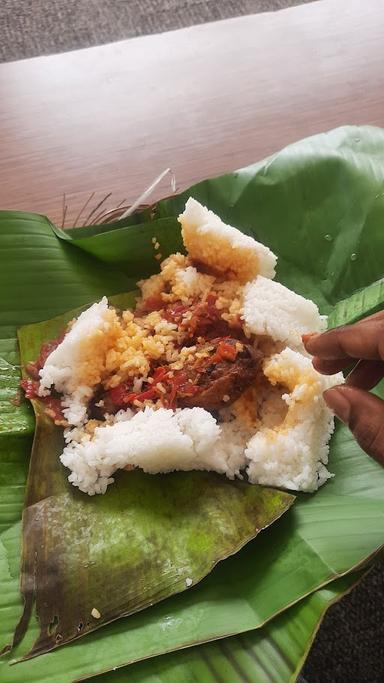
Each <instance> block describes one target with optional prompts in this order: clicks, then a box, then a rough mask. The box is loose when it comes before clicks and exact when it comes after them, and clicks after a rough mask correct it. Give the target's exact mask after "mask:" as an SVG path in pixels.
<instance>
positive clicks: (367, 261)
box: [0, 128, 384, 681]
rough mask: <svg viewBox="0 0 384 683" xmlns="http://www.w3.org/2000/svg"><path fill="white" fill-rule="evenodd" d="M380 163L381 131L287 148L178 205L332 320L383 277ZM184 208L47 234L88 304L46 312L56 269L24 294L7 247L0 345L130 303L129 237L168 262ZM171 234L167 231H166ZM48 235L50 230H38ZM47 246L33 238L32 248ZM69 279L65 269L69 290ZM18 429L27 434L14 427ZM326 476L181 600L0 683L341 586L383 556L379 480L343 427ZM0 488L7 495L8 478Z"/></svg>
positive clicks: (8, 588) (147, 652)
mask: <svg viewBox="0 0 384 683" xmlns="http://www.w3.org/2000/svg"><path fill="white" fill-rule="evenodd" d="M383 160H384V133H383V131H380V130H378V129H373V128H361V129H355V128H346V129H339V130H337V131H332V132H331V133H329V134H326V135H321V136H316V137H315V138H311V139H309V140H306V141H303V142H300V143H297V144H296V145H293V146H291V147H289V148H287V149H286V150H284V151H283V152H282V153H280V154H278V155H275V156H274V157H272V158H270V159H268V160H267V161H265V162H261V163H259V164H255V165H254V166H253V167H249V168H247V169H244V170H242V171H239V172H237V173H235V174H229V175H227V176H224V177H222V178H218V179H215V180H212V181H205V182H203V183H201V184H199V185H198V186H196V187H195V188H192V189H191V190H190V191H189V192H188V193H186V194H185V196H186V195H187V194H188V195H189V194H192V195H194V196H195V197H196V198H198V199H200V200H202V201H204V202H205V203H206V204H208V205H209V206H210V207H211V208H212V209H213V210H216V211H217V212H218V213H219V214H220V215H221V216H222V217H223V218H224V219H226V220H228V221H231V222H232V223H234V224H236V225H238V226H239V227H241V228H242V229H243V230H244V231H245V232H249V233H252V234H255V236H256V237H258V239H260V240H262V241H264V242H265V243H266V244H268V245H269V246H271V248H273V249H274V250H275V251H276V252H277V253H278V255H279V257H280V263H279V269H278V278H279V279H280V280H281V281H282V282H284V283H285V284H287V285H288V286H290V287H292V288H293V289H295V290H296V291H298V292H300V293H302V294H304V295H306V296H310V297H311V298H313V299H314V300H315V301H317V303H318V304H319V305H320V307H321V309H322V311H323V312H330V311H331V310H332V307H333V306H334V304H336V303H337V302H338V301H339V300H340V299H344V298H346V297H349V296H351V295H352V294H353V293H354V292H356V291H357V290H358V289H359V288H361V287H365V286H367V285H369V284H370V283H372V281H375V280H378V279H379V278H381V277H382V274H383V273H382V265H381V262H380V248H381V247H382V237H381V230H380V226H381V224H382V221H383V216H384V193H383V192H382V188H383V180H384V178H383V175H384V164H383ZM183 201H184V197H181V198H180V199H179V198H174V199H171V200H167V201H165V202H160V203H159V204H158V205H157V207H155V210H154V212H153V216H150V215H148V214H145V213H143V214H139V215H137V216H136V217H135V219H134V221H132V220H131V221H129V222H127V224H126V225H117V226H112V227H110V228H108V230H107V231H106V232H105V235H104V233H103V228H102V227H100V228H96V229H94V228H92V229H91V230H90V232H89V237H87V236H86V235H87V232H86V230H83V232H82V234H81V235H80V233H79V235H80V236H79V239H77V237H76V234H75V233H74V231H69V234H66V235H65V238H64V237H63V236H62V235H61V234H60V231H59V230H56V237H55V247H54V248H53V246H52V249H53V251H54V253H55V254H58V253H59V252H60V250H61V249H62V250H63V254H65V257H66V262H67V261H68V259H69V258H72V259H73V262H74V263H76V262H78V261H79V262H80V261H81V259H84V258H86V254H85V253H84V252H87V254H88V257H87V258H88V260H87V261H86V262H85V261H84V264H85V263H86V264H87V268H88V266H90V264H91V263H93V264H94V274H95V281H94V283H93V285H94V291H93V292H92V293H91V292H90V285H89V271H88V269H86V274H87V277H86V278H85V281H86V282H87V283H88V285H87V286H88V289H87V291H85V289H84V290H83V289H82V286H81V282H79V281H77V282H76V286H75V287H74V288H73V289H70V288H69V285H68V286H66V288H61V287H60V286H58V287H57V288H56V298H58V301H56V299H55V296H52V297H50V296H49V295H48V294H49V293H50V292H51V291H52V289H53V290H54V289H55V284H57V273H59V275H60V273H61V271H60V264H59V263H58V261H59V259H56V263H55V266H56V269H57V267H58V269H57V273H56V280H55V278H54V277H52V276H53V275H54V267H52V265H51V264H50V263H45V261H46V260H47V259H42V260H41V261H40V274H39V273H37V272H36V273H35V280H33V278H32V280H31V278H29V271H28V268H27V267H26V263H28V258H27V257H26V255H25V254H26V253H27V250H28V249H31V248H32V243H33V245H34V246H37V249H38V242H36V240H34V239H33V238H34V236H33V235H32V233H31V232H30V231H26V232H25V235H24V237H25V240H23V243H25V245H26V249H25V253H24V254H23V243H22V244H21V245H20V241H19V244H18V247H16V246H15V248H14V251H15V254H14V260H13V262H12V263H10V262H9V260H5V261H4V270H3V271H2V273H1V276H0V278H3V280H2V282H3V284H4V287H6V290H5V294H6V296H7V298H8V301H7V304H8V307H7V311H9V310H11V311H13V312H14V317H13V318H12V320H11V322H9V318H8V317H7V314H6V315H5V316H4V328H6V329H5V333H4V336H5V337H10V336H12V334H13V333H14V327H15V325H16V324H17V323H19V324H22V323H28V322H32V321H34V320H35V321H36V320H41V319H42V318H45V317H47V315H49V314H51V315H52V314H54V313H57V314H58V313H61V312H63V311H64V310H66V309H68V308H71V307H72V306H76V305H82V304H83V303H87V302H88V301H92V300H94V299H96V298H97V297H98V296H100V294H101V293H107V294H113V293H115V292H117V291H122V290H124V289H125V290H128V289H129V286H123V287H120V288H117V283H116V279H115V277H121V278H125V279H126V280H127V279H128V280H130V273H132V260H131V261H130V260H129V259H132V258H133V255H134V250H132V247H130V248H128V247H127V243H128V242H129V240H130V235H134V234H135V233H134V231H135V230H140V231H141V232H140V235H141V238H142V240H144V243H145V244H146V245H147V248H148V249H150V248H151V247H150V243H151V239H152V237H153V236H157V237H158V241H159V242H160V244H161V251H162V253H164V254H165V253H167V251H166V249H167V248H168V250H169V251H173V249H174V244H176V243H177V240H179V237H178V227H177V223H176V220H175V215H176V213H177V211H178V203H180V204H181V203H182V202H183ZM41 220H42V219H39V221H41ZM164 220H166V222H167V226H168V228H167V230H168V233H167V234H168V246H167V244H165V237H164V234H163V224H164ZM44 225H45V224H44ZM172 225H173V226H174V229H173V231H172V230H170V229H169V226H172ZM46 226H48V227H50V226H49V224H48V223H47V224H46ZM39 229H40V228H39ZM131 231H133V232H131ZM47 234H48V233H47V232H45V233H44V239H46V237H47ZM52 235H53V233H51V235H50V237H51V239H52ZM108 236H110V239H111V247H110V249H108V256H107V260H108V264H106V263H105V262H104V263H103V262H102V251H103V249H104V248H105V249H107V244H106V242H105V240H106V239H107V237H108ZM28 239H29V240H30V241H29V245H28ZM170 240H171V242H172V244H170V242H169V241H170ZM173 240H174V242H173ZM80 241H81V242H82V243H80ZM56 243H57V244H56ZM119 244H120V247H119ZM52 245H53V242H52ZM103 245H104V246H103ZM64 247H65V248H66V249H65V250H64ZM125 250H127V251H128V254H127V261H126V262H124V260H123V259H124V258H125V254H126V251H125ZM148 253H149V252H148ZM70 254H71V255H72V256H69V255H70ZM130 254H131V255H130ZM18 258H20V259H21V262H22V263H23V259H24V263H23V269H20V268H19V266H18V264H17V259H18ZM137 259H138V255H137V254H136V260H137ZM48 261H50V259H49V258H48ZM46 267H47V268H48V270H49V269H50V275H51V280H50V279H49V278H47V277H46V275H45V270H44V269H45V268H46ZM81 267H82V266H81ZM146 267H147V268H148V270H151V269H152V270H154V269H155V267H156V266H155V260H154V259H153V263H152V264H151V263H150V260H149V259H148V260H147V266H146ZM100 269H104V271H103V278H104V287H101V284H102V283H101V282H100V280H97V276H98V274H99V273H100ZM24 272H26V278H27V279H26V280H25V282H26V285H27V286H26V287H23V291H22V292H20V288H19V290H18V296H14V295H13V287H12V284H13V283H12V278H13V281H14V282H16V283H17V284H18V283H19V282H20V279H21V280H22V279H23V278H24ZM78 274H79V271H78V270H77V269H76V268H75V267H74V280H76V276H77V275H78ZM39 275H40V276H41V280H40V283H41V284H40V286H41V289H42V290H44V291H43V295H44V296H45V297H48V299H49V301H45V303H46V309H45V310H46V313H45V315H44V313H43V311H42V309H41V305H40V304H39V299H38V298H36V296H35V297H34V298H33V300H32V297H31V300H30V292H29V290H30V289H31V287H32V289H33V288H34V293H35V295H36V294H37V291H36V290H37V289H38V288H37V287H36V281H37V278H38V276H39ZM79 279H81V278H78V280H79ZM43 283H44V285H45V288H44V286H43ZM0 284H1V281H0ZM28 285H29V288H28ZM100 289H102V291H100ZM16 290H17V287H16ZM58 290H60V292H58ZM59 294H60V296H58V295H59ZM64 294H65V296H64V298H66V303H67V305H66V306H65V303H64V302H63V295H64ZM1 301H3V299H1ZM354 314H355V313H354ZM0 320H1V311H0ZM4 328H3V329H4ZM7 343H8V342H7ZM3 355H4V354H3ZM4 357H5V358H6V360H7V357H6V356H4ZM20 419H21V418H20ZM21 422H22V424H23V429H25V430H27V429H28V427H27V421H26V418H25V417H23V419H22V420H21ZM23 455H24V457H26V454H25V452H24V453H22V452H21V451H18V458H19V462H20V463H21V462H22V457H23ZM331 469H332V470H333V471H334V472H335V474H336V476H335V478H334V479H333V480H332V481H331V482H329V483H328V484H327V485H326V486H325V487H324V488H323V489H321V490H320V491H319V492H318V494H316V495H314V496H310V497H308V496H302V497H300V500H299V501H298V503H297V504H296V505H295V506H294V507H293V508H292V510H291V511H290V512H289V513H288V514H286V515H285V516H284V517H283V518H282V520H280V522H279V523H278V524H276V525H274V526H273V527H272V528H271V529H270V530H269V531H268V533H266V534H262V535H260V536H259V537H258V539H257V540H256V541H253V542H251V543H250V544H248V545H247V546H246V547H245V548H244V549H243V550H242V551H240V552H239V553H238V554H237V555H236V556H234V557H233V558H230V559H229V560H226V562H224V563H222V564H220V565H218V567H216V569H215V570H214V571H213V572H212V573H211V574H210V576H209V577H208V578H207V579H205V580H204V581H202V582H201V583H200V584H199V585H198V586H196V587H194V588H193V590H191V591H187V592H185V593H183V594H182V595H179V596H175V597H174V598H172V599H170V600H167V601H165V602H164V603H161V604H160V605H158V606H156V607H153V608H151V609H150V610H146V611H144V612H142V613H140V614H137V615H134V616H131V617H130V618H129V619H123V620H120V621H118V622H115V623H114V624H110V625H109V626H106V627H105V628H104V629H102V630H100V631H99V632H98V633H96V634H93V635H92V636H90V637H88V638H84V639H83V641H79V642H77V643H73V644H70V645H68V646H67V647H66V648H63V649H61V650H57V651H56V652H54V653H50V654H48V655H44V656H42V657H40V658H37V659H35V660H31V661H28V662H23V663H21V664H18V665H17V666H14V667H11V668H10V667H6V668H5V669H4V668H3V671H2V672H1V673H2V676H3V680H5V681H8V680H9V681H12V680H15V681H16V680H20V681H21V680H25V679H26V678H28V680H36V681H37V680H39V681H40V680H43V679H44V678H45V677H50V676H53V675H55V676H57V675H59V677H60V678H55V680H63V681H64V680H71V679H73V678H75V677H81V676H84V675H92V674H94V673H97V672H98V671H102V670H106V669H108V668H112V667H113V666H121V665H123V664H126V663H129V662H133V661H135V660H139V659H143V658H146V657H149V656H153V655H156V654H161V653H163V652H167V651H171V650H174V649H176V648H180V647H186V646H188V645H191V644H192V643H198V642H203V641H204V640H210V639H214V638H221V637H224V636H226V635H229V634H230V633H240V632H242V631H247V630H251V629H254V628H257V627H259V626H261V625H262V624H263V623H265V622H266V621H267V620H268V619H270V618H271V617H273V616H274V615H275V614H276V613H277V612H279V611H282V610H284V609H285V608H286V607H288V606H289V605H291V604H293V603H294V602H297V601H298V600H300V599H301V598H303V596H305V595H307V594H309V593H311V592H313V591H314V590H315V589H316V588H318V587H319V586H321V585H323V584H325V583H327V582H329V581H331V580H332V579H333V578H334V577H336V576H338V575H340V574H343V573H347V572H349V571H350V570H351V569H352V568H353V567H355V566H357V565H359V564H360V563H361V562H363V561H365V560H366V559H367V558H369V557H371V556H372V555H373V554H374V553H375V552H376V551H377V550H378V548H379V547H380V545H381V543H382V538H383V531H384V515H383V512H384V504H383V501H382V486H383V471H382V470H381V468H380V467H379V466H378V465H377V464H375V463H373V462H372V461H371V460H369V459H368V458H367V457H366V456H365V455H364V454H362V452H361V451H360V449H359V448H358V447H357V446H356V444H355V443H354V442H353V440H352V438H351V436H350V435H349V433H348V431H347V430H346V429H345V428H344V427H342V426H340V427H339V428H338V429H337V430H336V433H335V436H334V438H333V441H332V448H331ZM19 472H21V470H19ZM20 476H21V475H20ZM4 479H5V480H4V483H5V488H6V485H7V480H6V476H5V478H4ZM0 481H1V479H0ZM19 500H20V499H19ZM0 514H1V513H0ZM8 517H9V525H8V526H6V528H5V531H4V532H3V533H2V535H1V546H0V550H1V553H2V554H1V558H2V559H1V562H2V563H3V565H2V566H3V567H4V571H2V572H1V574H0V576H1V582H2V592H1V595H0V614H1V615H2V617H3V619H2V621H1V623H0V629H1V632H0V635H1V636H2V637H3V636H4V640H5V642H9V638H10V636H11V633H12V628H13V625H14V621H15V619H16V618H17V616H18V614H19V613H20V600H19V596H18V591H17V578H18V569H17V562H16V559H17V555H18V549H19V545H18V544H19V540H20V537H19V533H20V525H19V524H17V523H15V521H14V519H15V510H14V511H13V517H12V516H8ZM229 621H230V623H228V622H229ZM37 633H38V630H37V627H36V623H35V622H34V621H33V620H32V622H31V627H30V629H29V632H28V633H27V636H26V638H25V641H24V642H23V649H24V651H25V650H26V649H28V647H29V646H31V645H32V643H33V641H34V639H35V638H36V636H37ZM21 653H22V650H21V649H20V647H19V648H16V651H15V652H14V654H13V655H8V656H7V658H6V659H5V660H4V661H5V662H9V661H11V657H12V656H14V657H16V656H18V655H20V654H21ZM5 672H6V673H5Z"/></svg>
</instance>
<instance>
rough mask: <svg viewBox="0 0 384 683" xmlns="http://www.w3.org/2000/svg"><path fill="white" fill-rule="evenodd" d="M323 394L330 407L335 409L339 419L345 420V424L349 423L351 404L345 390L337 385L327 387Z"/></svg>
mask: <svg viewBox="0 0 384 683" xmlns="http://www.w3.org/2000/svg"><path fill="white" fill-rule="evenodd" d="M323 396H324V400H325V402H326V404H327V406H328V408H330V409H331V410H333V412H334V413H335V415H337V417H338V418H339V420H341V421H342V422H344V424H348V421H349V415H350V412H351V404H350V402H349V400H348V398H347V397H346V396H345V394H344V392H343V390H342V389H339V388H337V387H335V388H332V389H327V390H326V391H324V393H323Z"/></svg>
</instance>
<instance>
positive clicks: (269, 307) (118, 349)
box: [40, 199, 342, 495]
mask: <svg viewBox="0 0 384 683" xmlns="http://www.w3.org/2000/svg"><path fill="white" fill-rule="evenodd" d="M179 220H180V222H181V224H182V234H183V239H184V243H185V245H186V247H187V250H188V253H189V258H190V260H189V261H188V259H186V257H184V256H182V255H180V254H179V255H175V256H174V257H170V258H169V259H167V260H166V261H164V262H163V264H162V265H161V268H162V270H161V273H160V274H159V275H156V276H153V277H152V278H149V279H148V280H147V281H145V282H143V283H140V286H141V288H142V291H143V296H145V297H147V296H153V295H157V296H158V295H159V293H161V292H162V291H167V292H171V293H170V294H166V295H165V297H168V298H169V300H170V301H172V298H171V297H172V292H173V293H174V296H175V297H176V298H179V299H180V300H182V301H185V302H188V300H189V298H188V297H195V298H196V297H197V298H198V299H200V298H203V297H204V292H206V291H207V288H210V287H216V295H217V296H218V299H217V304H216V305H217V307H218V308H219V309H220V310H222V311H223V313H222V317H223V319H225V320H227V321H229V322H231V321H234V320H236V319H237V318H238V317H239V316H240V317H241V319H242V321H243V326H244V329H245V331H246V333H247V334H252V335H255V340H256V341H255V344H258V345H259V348H263V349H264V350H265V349H269V348H270V350H269V351H265V353H266V358H265V360H264V364H263V373H264V379H265V382H267V383H269V387H270V393H269V394H268V392H267V394H266V395H265V396H264V394H263V393H262V392H264V391H265V389H264V388H260V387H259V388H258V387H257V386H255V388H254V393H253V394H252V392H251V393H249V392H248V393H249V395H248V394H247V397H246V399H244V400H240V399H239V400H238V401H237V402H236V403H235V404H234V405H233V406H231V407H230V408H228V409H225V410H223V411H221V413H220V414H219V417H218V419H217V417H214V416H213V415H212V414H211V413H210V412H208V411H207V410H204V409H203V408H184V409H178V410H170V409H166V408H162V407H157V408H156V407H148V406H147V407H146V406H145V405H144V406H143V409H142V410H139V411H138V412H133V411H132V410H121V411H120V412H119V413H117V415H115V416H109V417H108V419H107V420H106V422H105V423H102V424H100V423H97V424H94V425H92V424H91V422H92V421H90V422H88V415H87V403H88V401H89V399H90V397H91V396H92V395H93V393H94V389H95V387H96V386H97V383H98V382H100V380H101V378H102V377H103V373H106V372H107V371H108V372H111V368H113V372H115V375H114V378H115V379H113V383H111V384H110V386H117V384H118V383H119V382H121V381H123V380H124V379H125V377H126V375H124V374H121V373H124V372H125V373H128V374H129V373H131V376H132V373H134V372H136V373H138V375H139V377H136V379H135V384H134V387H135V391H141V388H142V383H143V379H142V377H141V375H143V376H145V372H146V365H145V363H146V362H147V361H146V354H152V355H151V357H152V358H160V357H161V354H162V353H164V348H165V347H166V354H167V356H166V358H167V362H169V363H171V362H172V360H173V359H174V355H173V354H174V351H173V344H174V343H176V342H175V340H176V337H177V327H176V326H175V325H172V324H171V323H167V322H165V321H164V320H161V319H158V318H157V317H156V316H158V314H157V313H156V312H154V313H153V314H151V316H152V318H151V320H152V322H153V326H154V330H155V331H156V335H157V336H156V335H155V337H151V336H149V337H148V336H146V334H147V333H146V331H145V330H143V329H141V328H137V326H136V327H135V323H134V321H133V320H132V319H131V318H130V317H129V315H130V314H128V313H127V314H126V318H125V322H124V324H125V328H124V329H125V333H124V334H125V336H124V334H123V332H122V329H121V326H120V327H119V324H118V322H117V321H116V315H115V313H114V312H113V310H112V309H111V308H109V307H108V302H107V299H106V298H105V297H104V298H103V299H102V300H101V301H100V302H99V303H97V304H94V305H93V306H91V307H90V308H89V309H88V310H87V311H85V312H84V313H82V314H81V315H80V316H79V318H78V319H77V320H76V321H75V322H74V323H73V324H72V326H71V329H70V330H69V332H67V334H66V336H65V338H64V340H63V341H62V342H61V344H60V345H59V346H58V347H57V349H56V350H55V351H53V352H52V353H51V354H50V356H49V357H48V358H47V361H46V363H45V365H44V368H43V369H42V370H41V372H40V376H41V389H40V392H41V395H46V394H47V393H49V392H50V390H51V389H52V388H55V389H56V390H57V391H58V392H60V393H61V394H63V407H64V416H65V418H66V419H67V421H68V423H69V427H68V429H67V430H66V432H65V439H66V446H65V448H64V451H63V454H62V456H61V462H62V463H63V465H65V467H67V468H69V470H70V474H69V477H68V478H69V481H70V482H71V483H72V484H74V485H75V486H77V487H78V488H79V489H80V490H81V491H84V492H85V493H88V494H89V495H93V494H95V493H104V492H105V490H106V488H107V486H108V485H109V484H111V483H112V482H113V480H114V479H113V475H114V473H115V472H116V470H119V469H123V468H128V469H129V468H132V467H140V468H141V469H143V470H144V471H145V472H148V473H151V474H155V473H158V472H170V471H173V470H212V471H215V472H218V473H221V474H225V475H226V476H227V477H229V478H234V477H242V476H244V473H246V474H247V476H248V479H249V481H250V482H251V483H259V484H265V485H272V486H278V487H283V488H288V489H293V490H301V491H313V490H315V489H317V488H318V487H319V486H320V485H322V484H323V483H324V482H325V481H326V480H327V479H328V478H329V477H330V476H332V475H331V474H330V473H329V472H328V470H327V463H328V445H327V444H328V441H329V438H330V435H331V433H332V430H333V417H332V415H331V413H330V411H329V410H328V408H327V407H326V405H325V402H324V399H323V397H322V392H323V391H324V389H326V388H328V387H329V386H332V385H333V384H336V383H340V382H341V381H342V376H341V375H335V376H333V377H323V376H321V375H320V374H319V373H317V372H316V371H315V370H314V368H313V367H312V364H311V361H310V359H309V358H308V357H307V354H306V352H305V350H304V347H303V345H302V342H301V335H302V334H304V333H308V332H319V331H321V330H323V329H324V326H325V323H326V321H325V319H324V317H322V316H320V314H319V311H318V309H317V306H316V305H315V304H314V303H313V302H312V301H309V300H307V299H305V298H303V297H302V296H299V295H298V294H295V293H294V292H292V291H290V290H288V289H287V288H286V287H284V286H283V285H281V284H279V283H277V282H274V281H273V280H272V279H271V278H273V277H274V274H275V265H276V256H275V255H274V254H272V252H271V251H270V250H269V249H268V248H267V247H265V246H264V245H261V244H259V243H257V242H256V241H255V240H253V239H252V238H251V237H247V236H245V235H243V234H242V233H241V232H240V231H238V230H237V229H236V228H233V227H231V226H228V225H226V224H224V223H223V222H222V221H221V220H220V218H218V217H217V216H215V215H214V214H213V213H212V212H211V211H209V210H208V209H206V208H205V207H203V206H201V205H200V204H199V203H198V202H196V200H194V199H189V200H188V202H187V204H186V208H185V211H184V213H183V214H181V216H180V219H179ZM197 262H200V263H204V264H205V265H206V266H208V267H210V268H212V269H213V270H214V271H215V272H216V273H220V274H221V278H222V279H223V278H224V280H225V281H222V280H220V283H219V284H217V283H216V284H215V276H214V275H210V274H202V273H200V272H199V271H198V268H197V267H196V266H195V265H193V264H194V263H196V265H197ZM131 317H132V316H131ZM127 338H128V342H129V343H128V342H127ZM130 340H134V341H132V343H134V344H135V349H136V351H135V353H136V355H135V353H133V351H132V348H131V347H130V346H129V344H130V343H131V342H130ZM127 343H128V346H127ZM268 345H269V346H268ZM187 352H189V350H188V349H187V350H186V353H187ZM119 354H120V355H119ZM140 354H141V355H140ZM136 361H137V363H136ZM135 363H136V365H137V367H136V366H135ZM176 365H177V363H176V364H175V367H176ZM84 367H86V368H87V372H88V375H87V374H86V373H85V374H84ZM95 367H96V369H97V371H96V370H94V368H95ZM116 368H117V369H116ZM124 368H125V369H124ZM89 373H91V374H89ZM92 373H93V374H92ZM119 373H120V374H119ZM87 377H89V378H92V379H86V380H85V381H82V378H83V380H84V378H87ZM252 411H253V413H254V415H256V417H254V418H252V419H249V414H252Z"/></svg>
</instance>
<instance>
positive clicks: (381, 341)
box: [303, 317, 384, 360]
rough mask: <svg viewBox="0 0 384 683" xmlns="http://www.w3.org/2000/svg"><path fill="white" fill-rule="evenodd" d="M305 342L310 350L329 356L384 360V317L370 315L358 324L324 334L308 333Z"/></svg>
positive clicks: (328, 358)
mask: <svg viewBox="0 0 384 683" xmlns="http://www.w3.org/2000/svg"><path fill="white" fill-rule="evenodd" d="M363 322H364V324H362V323H363ZM303 342H304V346H305V348H306V350H307V351H308V353H310V354H311V355H313V356H318V357H319V358H324V359H326V360H336V359H339V358H363V359H366V360H384V319H383V318H382V317H377V318H372V319H371V320H368V319H366V320H365V321H361V322H360V323H355V324H354V325H345V326H344V327H336V328H335V329H334V330H329V331H328V332H323V334H315V335H310V336H309V335H304V336H303Z"/></svg>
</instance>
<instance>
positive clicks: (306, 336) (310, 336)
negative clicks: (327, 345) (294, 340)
mask: <svg viewBox="0 0 384 683" xmlns="http://www.w3.org/2000/svg"><path fill="white" fill-rule="evenodd" d="M318 336H319V335H318V333H317V332H308V333H307V334H302V335H301V339H302V342H303V344H304V346H305V345H306V344H307V342H309V340H310V339H313V338H314V337H318Z"/></svg>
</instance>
